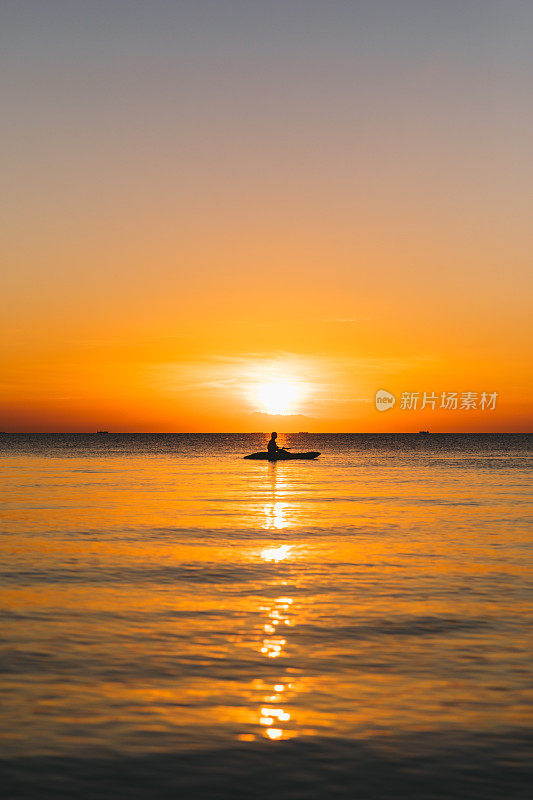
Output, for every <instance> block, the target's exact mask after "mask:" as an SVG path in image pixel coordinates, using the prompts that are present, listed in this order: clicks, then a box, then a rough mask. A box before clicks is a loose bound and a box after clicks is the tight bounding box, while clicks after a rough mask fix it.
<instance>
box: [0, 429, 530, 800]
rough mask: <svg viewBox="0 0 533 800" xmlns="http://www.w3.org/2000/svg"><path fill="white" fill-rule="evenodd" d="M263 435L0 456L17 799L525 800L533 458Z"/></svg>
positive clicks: (441, 438) (87, 441) (52, 445)
mask: <svg viewBox="0 0 533 800" xmlns="http://www.w3.org/2000/svg"><path fill="white" fill-rule="evenodd" d="M267 438H268V437H267V436H265V435H264V434H107V435H106V434H92V435H90V434H79V435H70V434H69V435H67V434H53V435H52V434H50V435H45V434H39V435H37V434H27V435H15V434H2V435H0V472H1V482H2V486H3V495H4V503H3V515H2V536H1V538H0V541H1V548H2V559H1V568H0V572H1V590H0V591H1V609H2V611H1V615H2V632H1V639H0V670H1V690H0V691H1V701H2V702H1V712H0V715H1V720H0V737H1V739H0V741H1V751H0V772H1V778H0V780H1V785H2V786H3V791H4V793H5V797H6V798H8V800H9V798H46V799H48V798H54V800H55V798H82V799H85V798H87V799H88V798H94V800H96V798H100V800H102V798H141V797H142V798H150V799H151V798H154V800H159V799H160V798H186V799H188V798H191V800H192V798H199V800H206V799H207V798H209V799H213V800H214V799H215V798H232V799H233V798H272V797H273V798H276V800H311V799H313V800H314V799H315V798H316V800H319V799H320V800H329V798H335V799H338V800H343V799H344V798H359V799H360V800H364V798H369V799H372V800H374V799H375V800H377V799H378V798H379V800H388V799H389V798H425V799H426V798H427V800H431V798H461V800H467V799H468V798H479V799H481V798H483V800H491V799H492V798H501V799H502V800H504V798H505V800H510V799H511V798H525V797H529V796H530V792H531V785H532V778H533V769H532V767H531V744H532V741H533V736H532V735H531V732H532V725H531V723H532V696H533V693H532V670H531V610H532V592H531V580H530V579H531V574H532V572H531V516H530V513H531V499H530V493H529V489H530V480H529V475H530V467H531V460H532V459H531V456H532V439H531V437H530V436H526V435H521V434H475V435H467V434H431V435H429V436H421V435H415V434H387V435H386V434H346V435H341V434H297V435H287V436H285V437H283V436H280V437H279V440H278V441H279V443H280V444H287V445H288V446H292V447H293V448H294V449H295V450H320V451H321V453H322V455H321V456H320V457H319V458H318V459H317V460H316V461H293V462H291V461H286V462H277V463H269V462H262V461H246V460H243V456H244V455H246V454H247V453H251V452H254V451H256V450H261V449H265V446H266V440H267ZM528 515H529V516H528Z"/></svg>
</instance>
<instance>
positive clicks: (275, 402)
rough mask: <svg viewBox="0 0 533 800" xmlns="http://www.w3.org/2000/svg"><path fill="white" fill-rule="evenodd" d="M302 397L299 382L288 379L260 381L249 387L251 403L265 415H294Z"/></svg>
mask: <svg viewBox="0 0 533 800" xmlns="http://www.w3.org/2000/svg"><path fill="white" fill-rule="evenodd" d="M302 395H303V392H302V387H301V385H300V384H299V382H298V381H294V380H289V379H274V380H268V381H262V382H260V383H256V384H254V385H253V386H252V387H251V400H252V402H253V403H254V405H255V406H256V407H257V408H258V410H259V411H263V412H264V413H266V414H294V413H296V412H297V411H298V405H299V402H300V401H301V399H302Z"/></svg>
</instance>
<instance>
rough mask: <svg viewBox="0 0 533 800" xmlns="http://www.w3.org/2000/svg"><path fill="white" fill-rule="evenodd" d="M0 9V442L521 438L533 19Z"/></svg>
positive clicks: (389, 7) (268, 6)
mask: <svg viewBox="0 0 533 800" xmlns="http://www.w3.org/2000/svg"><path fill="white" fill-rule="evenodd" d="M0 14H1V18H2V20H1V25H0V31H1V32H0V36H1V55H0V68H1V73H2V108H3V111H4V114H3V125H2V138H3V152H4V156H5V164H4V169H3V177H2V184H3V192H2V195H3V215H2V216H3V236H2V262H3V265H4V268H3V274H4V280H3V287H2V300H3V313H2V322H1V326H2V334H1V336H2V355H1V359H2V374H1V378H0V382H1V398H0V429H1V430H5V431H93V430H97V429H107V430H111V431H247V430H251V431H257V430H267V429H269V428H270V427H272V426H273V425H274V421H271V420H270V418H269V417H268V416H267V415H268V414H284V415H288V416H287V418H286V425H285V427H286V429H287V430H294V426H295V425H296V426H297V427H296V430H309V431H411V430H418V429H420V428H424V429H425V428H430V429H431V430H435V431H439V430H440V431H468V430H472V431H525V430H530V429H531V395H532V394H533V389H532V380H531V377H532V372H531V359H530V353H531V346H532V344H533V343H532V339H531V323H530V317H531V288H532V277H531V275H532V271H531V253H532V245H533V235H532V231H533V226H532V224H531V220H532V210H533V197H532V195H533V190H532V187H533V158H532V147H531V142H532V134H533V105H532V103H531V86H532V81H533V50H532V48H531V37H532V33H533V4H531V3H530V2H528V1H527V0H523V1H518V0H507V1H506V2H502V1H501V0H498V1H497V2H495V1H493V0H464V1H463V2H456V1H455V0H450V1H449V0H445V1H444V2H437V1H436V0H416V1H415V0H401V2H399V0H365V1H363V0H361V1H359V0H321V1H320V2H318V0H240V1H237V0H210V1H208V0H151V2H141V1H140V0H113V2H103V1H102V0H47V2H42V0H33V1H30V0H18V1H15V0H4V2H3V3H2V11H1V12H0ZM378 389H386V390H388V391H390V392H393V393H394V394H395V395H396V397H397V403H396V406H395V408H394V409H392V410H389V411H387V412H384V413H380V412H378V411H376V409H375V406H374V395H375V392H376V391H377V390H378ZM424 391H427V392H430V391H431V392H435V393H437V394H438V395H439V396H440V394H441V393H442V392H443V391H444V392H452V391H456V392H458V393H459V395H460V394H461V393H463V392H467V391H472V392H477V393H481V392H484V391H485V392H497V393H498V400H497V404H496V408H495V410H483V411H481V410H475V409H470V410H463V411H461V410H441V409H439V408H438V407H437V408H436V409H435V410H434V411H433V410H428V409H425V410H424V411H420V410H418V411H414V410H406V409H401V408H400V396H401V394H402V392H419V393H420V394H421V395H422V393H423V392H424ZM297 415H303V416H297ZM291 417H292V419H291ZM271 422H272V424H271ZM283 423H284V420H283V418H280V419H277V420H276V426H277V427H279V428H280V429H281V430H282V429H283Z"/></svg>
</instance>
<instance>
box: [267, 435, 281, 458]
mask: <svg viewBox="0 0 533 800" xmlns="http://www.w3.org/2000/svg"><path fill="white" fill-rule="evenodd" d="M277 435H278V434H277V433H276V431H272V434H271V436H270V441H269V443H268V444H267V450H268V457H269V458H275V457H276V456H277V454H278V453H284V452H285V448H284V447H278V446H277V444H276V437H277Z"/></svg>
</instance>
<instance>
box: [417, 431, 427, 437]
mask: <svg viewBox="0 0 533 800" xmlns="http://www.w3.org/2000/svg"><path fill="white" fill-rule="evenodd" d="M418 435H419V436H420V435H422V436H428V435H429V431H418Z"/></svg>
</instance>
